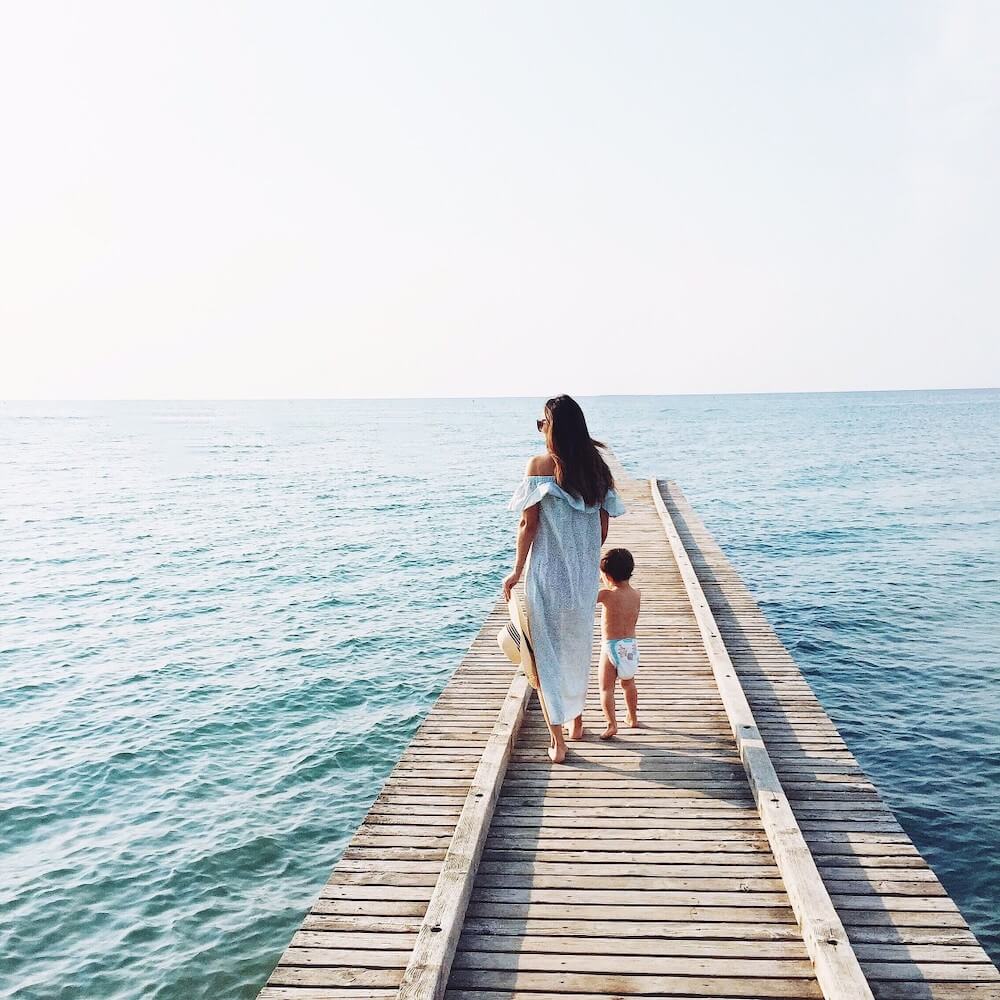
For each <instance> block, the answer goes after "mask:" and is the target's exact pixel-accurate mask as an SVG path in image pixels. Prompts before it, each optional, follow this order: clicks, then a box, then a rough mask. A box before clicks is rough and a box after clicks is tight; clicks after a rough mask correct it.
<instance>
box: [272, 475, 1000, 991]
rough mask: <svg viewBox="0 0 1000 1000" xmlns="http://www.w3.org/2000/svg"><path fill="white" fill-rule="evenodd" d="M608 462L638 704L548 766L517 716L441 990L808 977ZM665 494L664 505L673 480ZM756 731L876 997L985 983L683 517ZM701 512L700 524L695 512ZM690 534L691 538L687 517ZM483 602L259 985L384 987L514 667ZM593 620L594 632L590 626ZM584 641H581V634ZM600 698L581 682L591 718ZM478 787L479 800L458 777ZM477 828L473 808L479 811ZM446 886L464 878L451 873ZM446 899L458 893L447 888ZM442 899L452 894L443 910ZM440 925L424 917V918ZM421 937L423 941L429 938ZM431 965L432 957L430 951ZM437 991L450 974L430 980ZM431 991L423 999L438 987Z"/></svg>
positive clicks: (777, 648) (712, 551)
mask: <svg viewBox="0 0 1000 1000" xmlns="http://www.w3.org/2000/svg"><path fill="white" fill-rule="evenodd" d="M611 464H612V467H613V471H614V474H615V477H616V480H617V482H618V485H619V491H620V492H622V494H623V496H624V498H625V501H626V505H627V507H628V513H627V514H626V516H625V517H623V518H619V519H616V520H614V521H613V522H612V525H611V533H610V536H609V539H608V542H609V545H624V546H627V547H628V548H630V549H631V550H632V551H633V553H634V554H635V556H636V561H637V574H636V579H637V585H638V586H640V587H641V588H642V590H643V612H642V616H641V618H640V622H639V630H638V635H639V642H640V646H641V648H642V658H643V666H642V668H641V670H640V678H639V688H640V717H644V718H645V721H646V723H647V726H646V728H644V729H641V730H636V731H629V730H625V729H620V730H619V735H618V737H617V739H615V740H614V741H611V742H610V743H604V742H600V741H597V740H596V738H594V737H593V736H591V738H590V739H588V740H586V741H584V742H583V743H570V754H569V757H568V758H567V763H566V765H564V766H562V767H560V768H557V769H554V768H552V766H551V765H550V763H549V761H548V759H547V757H546V755H545V748H546V746H547V744H548V730H547V728H546V726H545V724H544V720H543V719H542V717H541V714H540V712H539V711H538V709H537V706H536V705H530V704H529V705H528V706H526V708H525V711H524V714H523V720H522V723H521V729H520V733H519V736H518V741H517V744H516V745H515V746H514V747H513V749H512V750H511V752H510V755H509V758H508V762H507V771H506V775H505V776H504V778H503V781H502V784H501V785H500V787H499V790H498V793H497V796H496V800H495V804H494V806H493V815H492V817H491V819H490V822H489V824H488V829H486V830H485V836H484V839H483V842H482V845H481V854H480V860H479V863H478V866H477V868H476V869H475V870H474V867H473V866H469V869H468V870H469V875H470V876H471V875H472V874H473V872H474V874H475V878H474V879H471V878H470V879H469V880H467V883H466V884H468V881H471V890H470V894H469V896H468V906H467V909H466V910H465V913H464V920H463V919H462V917H461V916H460V915H459V914H458V909H456V910H455V911H454V913H453V923H452V925H451V928H450V932H455V931H459V932H460V933H458V934H457V941H456V943H455V960H454V962H453V964H452V972H451V975H450V976H448V977H447V983H448V985H447V989H446V990H445V991H444V996H445V997H446V998H454V1000H458V998H461V1000H597V998H598V997H605V998H606V997H609V996H612V997H626V996H639V995H642V996H646V997H672V998H685V997H686V998H689V1000H690V998H693V997H716V998H718V997H726V996H728V997H730V998H737V997H738V998H740V1000H745V998H752V997H755V996H779V997H814V998H818V997H820V996H821V994H822V989H821V987H820V984H819V983H818V982H817V980H816V977H815V969H814V967H813V966H812V964H811V963H810V962H809V961H807V959H808V955H809V953H808V951H807V948H806V944H805V941H804V939H803V935H802V932H801V931H800V929H799V926H798V925H797V923H796V916H795V912H794V910H793V906H792V901H791V900H790V898H789V895H788V891H787V890H788V886H787V884H786V881H785V879H783V878H782V876H781V872H780V869H779V866H778V864H777V863H776V859H775V857H774V855H773V854H772V850H771V845H770V842H769V840H768V836H767V833H766V830H765V827H764V825H763V823H762V821H761V817H760V814H759V812H758V810H757V806H756V802H755V798H754V794H753V791H752V789H751V786H750V784H749V781H748V778H747V774H746V771H745V767H744V763H743V761H742V759H741V755H740V751H739V747H738V744H737V739H736V738H735V737H734V735H733V733H732V731H731V728H730V720H729V715H728V713H727V710H726V706H725V704H724V702H723V699H722V697H721V695H720V691H719V686H718V684H717V680H716V671H715V669H714V667H713V664H712V662H711V660H710V658H709V655H708V651H707V649H706V645H705V642H704V638H703V632H702V627H701V625H700V623H699V620H698V617H697V615H696V614H695V608H694V607H693V605H692V601H691V599H690V596H689V594H688V591H687V588H686V586H685V580H684V578H683V575H682V573H681V570H680V566H679V562H678V560H677V558H676V557H675V555H674V552H673V549H672V547H671V545H670V542H669V540H668V538H667V535H666V533H665V531H664V528H665V524H664V522H663V520H662V516H661V514H660V512H659V511H658V510H657V508H656V506H655V497H653V496H652V495H651V493H650V490H649V484H648V483H644V482H638V481H636V480H634V479H633V478H632V477H630V476H628V475H627V474H626V473H625V472H624V471H623V470H622V469H621V467H620V466H619V465H618V464H617V462H616V461H615V460H614V459H613V457H612V459H611ZM667 490H668V494H669V495H667V496H661V499H662V500H663V501H664V502H665V503H669V504H670V505H671V507H672V509H674V510H675V511H676V510H677V509H678V508H677V504H681V505H683V504H684V503H686V501H684V500H683V498H682V496H681V495H680V494H679V491H677V490H676V488H675V487H673V486H670V487H668V488H667ZM675 526H676V527H677V531H678V535H679V536H680V539H681V542H682V543H683V546H684V549H685V552H686V553H687V555H688V559H689V561H690V566H691V567H692V568H693V570H694V572H695V574H696V575H698V578H699V582H700V584H701V585H702V591H703V594H704V596H705V599H706V602H707V603H708V605H709V607H710V609H711V610H712V612H713V617H714V618H715V620H716V624H717V626H718V629H717V630H718V637H719V640H720V641H721V642H722V643H724V644H725V647H726V649H727V650H728V653H729V656H730V659H731V661H732V662H733V664H734V667H735V668H736V672H737V675H738V677H739V680H740V682H741V687H742V690H743V691H744V693H745V697H746V701H747V703H748V704H749V706H750V708H751V710H752V714H753V716H754V717H755V719H756V723H755V725H756V727H757V730H756V732H757V735H758V736H759V738H760V741H761V744H762V745H763V746H765V747H766V748H767V750H768V751H769V755H770V760H771V761H772V764H773V768H774V770H775V772H776V773H777V775H778V777H779V778H780V783H781V784H782V786H783V787H784V791H785V794H786V796H787V802H788V806H789V809H790V811H791V812H792V813H794V815H795V816H796V818H797V820H798V825H799V828H800V830H801V833H802V837H803V840H804V842H805V844H806V845H807V847H808V849H809V850H810V851H811V852H812V856H813V859H814V861H815V864H816V870H817V871H818V873H819V875H820V876H821V877H822V879H823V880H824V881H825V884H826V891H827V892H828V893H829V895H830V900H831V902H832V904H833V906H834V908H835V909H837V910H838V911H839V913H840V919H841V922H842V924H843V927H844V929H845V931H846V933H847V936H848V937H849V939H850V942H851V943H852V945H853V947H854V949H855V953H856V955H857V956H858V958H859V959H860V961H861V963H862V966H861V968H862V970H863V971H864V972H865V973H866V974H868V977H869V980H870V983H871V986H872V990H873V992H874V994H875V996H876V997H878V998H879V1000H882V998H885V1000H918V998H919V1000H923V998H928V1000H957V998H958V997H960V996H961V997H963V998H966V997H972V998H975V1000H986V998H988V997H989V998H991V1000H992V998H993V997H996V998H998V1000H1000V993H998V992H997V983H996V982H995V981H994V980H993V979H991V978H990V977H991V975H992V972H991V971H990V970H991V969H992V968H993V967H992V966H991V965H990V964H989V963H988V960H987V959H986V957H985V953H983V952H982V949H980V948H979V946H978V944H977V942H976V940H975V937H974V935H972V934H971V932H970V931H969V929H968V927H967V926H966V924H965V922H964V920H963V919H962V917H961V914H960V913H959V912H958V910H957V908H956V907H955V906H954V904H953V903H952V902H951V901H950V900H949V899H948V897H947V895H946V894H945V893H944V890H943V889H942V888H941V886H940V884H939V883H938V882H937V879H936V877H935V876H934V874H933V872H931V871H930V869H929V868H928V867H927V864H926V862H925V861H924V860H923V859H922V858H921V857H920V855H919V854H918V853H917V851H916V850H915V848H914V847H913V845H912V844H911V843H910V841H909V839H908V837H907V836H906V835H905V833H904V832H903V831H902V829H901V828H900V827H899V825H898V823H897V822H896V820H895V817H894V816H893V815H892V813H891V811H890V810H888V809H887V808H886V806H885V804H884V803H883V802H882V801H881V799H880V798H879V795H878V792H877V789H876V788H875V787H874V786H873V785H872V783H871V781H870V780H869V779H868V778H867V776H866V775H865V774H864V773H863V771H862V769H861V768H860V767H859V765H858V763H857V761H856V760H855V759H854V758H853V756H852V755H851V753H850V750H849V749H848V748H847V747H846V746H845V744H844V742H843V740H842V739H841V737H840V735H839V733H838V732H837V729H836V727H835V726H834V725H833V723H832V722H831V721H830V720H829V718H828V717H827V716H826V715H825V713H824V712H823V711H822V708H821V707H820V705H819V703H818V701H817V699H816V697H815V695H814V694H813V692H812V690H811V689H810V687H809V685H808V684H807V683H806V682H805V679H804V678H803V677H802V675H801V673H800V671H799V670H798V668H797V667H796V665H795V664H794V662H793V661H792V660H791V658H790V657H789V656H788V654H787V651H786V650H784V648H783V647H782V646H781V644H780V642H779V641H778V640H777V638H776V636H774V634H773V630H772V629H771V628H770V626H769V624H768V623H767V621H766V619H765V618H764V617H763V615H761V613H760V611H759V609H758V608H757V606H756V604H755V603H754V602H753V600H752V598H751V597H750V595H749V593H748V592H747V591H746V590H745V588H743V586H742V583H741V582H740V581H739V578H738V577H737V576H736V574H735V572H734V571H733V570H732V567H730V566H729V564H728V562H727V561H726V560H725V557H724V556H723V555H722V553H721V550H719V549H718V547H717V546H715V545H714V540H712V539H711V536H710V535H709V534H708V533H707V532H706V531H705V530H704V528H703V526H700V522H699V521H697V519H696V516H695V515H693V513H692V512H690V510H689V508H687V507H684V514H683V515H679V514H678V516H677V520H676V521H675ZM692 526H693V527H692ZM696 535H697V539H696V537H695V536H696ZM504 620H505V611H504V608H503V606H502V605H501V604H499V603H498V604H497V606H496V607H495V608H494V609H493V610H492V611H491V612H490V614H489V616H487V619H486V621H485V623H484V624H483V627H482V629H481V630H480V632H479V634H478V635H477V636H476V638H475V639H474V640H473V642H472V644H471V646H470V648H469V650H468V652H467V654H466V655H465V657H464V658H463V659H462V661H461V663H460V664H459V666H458V668H457V669H456V671H455V673H454V675H453V676H452V678H451V680H450V681H449V683H448V684H447V686H446V687H445V689H444V691H443V692H442V693H441V695H440V697H439V698H438V700H437V702H436V703H435V704H434V706H433V707H432V709H431V710H430V712H429V713H428V715H427V717H426V719H425V720H424V722H423V723H422V725H421V726H420V727H419V729H418V730H417V732H416V734H415V736H414V738H413V740H412V741H411V743H410V745H409V746H408V747H407V749H406V750H405V751H404V752H403V754H402V755H401V757H400V759H399V762H398V764H397V766H396V768H395V769H394V771H393V773H392V774H391V775H390V776H389V777H388V778H387V780H386V782H385V784H384V786H383V789H382V792H381V794H380V795H379V796H378V798H377V799H376V800H375V802H374V803H373V804H372V806H371V808H370V810H369V812H368V814H367V816H366V817H365V820H364V822H363V823H362V825H361V827H360V828H359V829H358V831H357V833H356V834H355V836H354V838H353V839H352V841H351V842H350V844H349V845H348V847H347V848H346V850H345V851H344V854H343V857H342V858H341V860H340V861H339V863H338V864H337V866H336V868H335V869H334V872H333V874H332V876H331V878H330V881H329V883H328V884H327V886H326V887H325V888H323V889H322V891H321V892H320V894H319V897H318V898H317V900H316V901H315V904H314V905H313V907H312V908H311V910H310V912H309V913H308V914H307V915H306V916H305V918H304V920H303V921H302V925H301V928H300V930H299V931H298V932H297V933H296V934H295V936H294V937H293V939H292V942H291V944H290V945H289V947H288V948H287V949H286V950H285V952H284V953H283V955H282V957H281V959H280V961H279V962H278V964H277V967H276V968H275V970H274V972H273V973H272V976H271V978H270V980H269V982H268V985H267V986H266V987H265V988H264V991H263V992H262V993H261V994H260V996H261V1000H314V998H315V1000H320V998H322V1000H333V998H341V997H351V998H353V1000H362V998H367V997H396V996H398V995H399V989H400V987H401V986H404V985H405V984H404V974H405V972H406V969H407V968H408V967H409V966H410V964H411V962H414V961H419V959H416V958H415V955H414V946H415V945H416V944H417V943H418V940H419V939H420V936H421V934H423V935H425V936H427V935H428V933H430V934H431V935H433V936H434V937H435V938H436V937H438V936H440V935H442V934H445V933H447V932H446V931H445V930H444V929H442V931H430V932H428V927H429V926H431V927H432V926H435V925H436V926H441V927H442V928H444V926H445V925H444V924H443V923H442V922H441V921H435V918H434V914H433V912H432V911H431V909H430V906H431V902H432V899H433V897H434V894H435V891H436V890H437V887H438V884H439V881H440V880H441V879H442V875H443V874H444V873H445V869H446V864H450V862H448V856H449V852H450V851H451V850H452V849H453V847H454V846H455V844H456V840H455V836H456V829H457V827H458V825H459V823H460V819H461V817H462V815H463V810H465V808H466V806H467V805H468V803H469V799H470V790H472V789H473V787H474V783H475V782H476V781H477V780H478V779H477V774H478V771H479V768H480V767H481V766H482V765H483V761H484V758H483V752H484V748H485V747H486V745H487V743H488V741H489V739H490V738H491V736H492V734H493V731H494V727H495V725H496V722H497V717H498V713H499V712H500V711H501V710H502V708H503V706H504V704H505V703H506V700H507V696H508V693H509V686H510V682H511V678H512V676H513V675H514V671H513V670H512V668H510V666H509V664H507V663H506V661H505V660H504V659H503V657H502V655H501V654H500V653H499V651H498V650H497V648H496V644H495V641H494V635H495V633H496V631H497V629H498V628H499V627H500V626H501V625H502V623H503V621H504ZM598 633H599V630H598V622H597V619H596V616H595V631H594V635H595V640H596V638H597V636H598ZM595 648H596V647H595ZM599 716H600V706H599V702H598V698H597V691H596V685H592V687H591V690H590V692H589V695H588V702H587V708H586V714H585V724H587V725H588V726H593V724H594V723H595V722H596V720H597V719H598V718H599ZM473 797H474V796H473ZM484 827H485V824H484ZM459 892H460V890H459ZM459 903H460V900H459ZM448 912H451V911H448ZM431 921H434V923H431ZM433 943H434V944H435V945H436V944H437V942H436V941H434V942H433ZM432 961H433V960H432ZM432 988H433V989H434V990H436V991H437V994H436V995H441V983H440V981H437V982H435V984H434V985H433V987H432ZM427 995H435V994H433V993H431V994H427Z"/></svg>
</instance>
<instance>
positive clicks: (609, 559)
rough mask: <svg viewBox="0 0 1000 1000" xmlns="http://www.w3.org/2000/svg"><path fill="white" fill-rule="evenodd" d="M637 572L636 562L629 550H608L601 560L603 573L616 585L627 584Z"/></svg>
mask: <svg viewBox="0 0 1000 1000" xmlns="http://www.w3.org/2000/svg"><path fill="white" fill-rule="evenodd" d="M634 570H635V560H634V559H633V558H632V553H631V552H629V550H628V549H608V551H607V552H605V553H604V556H603V557H602V558H601V572H602V573H603V574H604V575H605V576H606V577H607V578H608V579H609V580H614V581H615V583H625V582H626V581H627V580H628V579H629V577H631V576H632V573H633V571H634Z"/></svg>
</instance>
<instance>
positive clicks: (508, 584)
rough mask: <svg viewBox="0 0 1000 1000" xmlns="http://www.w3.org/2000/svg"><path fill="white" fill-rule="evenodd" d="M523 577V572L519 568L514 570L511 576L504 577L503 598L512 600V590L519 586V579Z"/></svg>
mask: <svg viewBox="0 0 1000 1000" xmlns="http://www.w3.org/2000/svg"><path fill="white" fill-rule="evenodd" d="M520 579H521V574H520V572H519V571H518V570H514V571H513V572H512V573H511V574H510V575H509V576H507V577H505V578H504V581H503V587H502V588H501V589H502V590H503V599H504V600H505V601H509V600H510V592H511V591H512V590H513V589H514V588H515V587H516V586H517V581H518V580H520Z"/></svg>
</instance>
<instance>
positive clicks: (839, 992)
mask: <svg viewBox="0 0 1000 1000" xmlns="http://www.w3.org/2000/svg"><path fill="white" fill-rule="evenodd" d="M650 491H651V494H652V497H653V503H654V504H655V506H656V510H657V513H658V514H659V515H660V518H661V520H662V522H663V528H664V531H665V532H666V535H667V540H668V541H669V543H670V548H671V550H672V551H673V554H674V558H675V559H676V560H677V566H678V568H679V569H680V573H681V578H682V579H683V581H684V589H685V590H686V591H687V595H688V598H689V600H690V601H691V607H692V608H693V610H694V615H695V618H696V620H697V622H698V628H699V631H700V632H701V636H702V640H703V642H704V644H705V650H706V652H707V654H708V658H709V662H710V663H711V665H712V672H713V673H714V675H715V679H716V683H717V684H718V686H719V693H720V695H721V697H722V703H723V705H725V708H726V714H727V715H728V717H729V724H730V726H731V727H732V731H733V737H734V738H735V740H736V746H737V749H738V750H739V754H740V758H741V760H742V761H743V765H744V767H745V768H746V773H747V779H748V780H749V782H750V788H751V790H752V791H753V796H754V800H755V801H756V803H757V809H758V811H759V813H760V817H761V821H762V823H763V825H764V829H765V830H766V831H767V837H768V841H769V842H770V845H771V853H772V854H773V855H774V859H775V861H776V862H777V865H778V869H779V871H780V872H781V875H782V878H783V879H784V882H785V888H786V890H787V892H788V897H789V899H790V900H791V903H792V908H793V910H794V911H795V916H796V919H797V920H798V923H799V927H800V929H801V930H802V937H803V939H804V941H805V945H806V949H807V950H808V952H809V955H810V957H811V958H812V960H813V964H814V965H815V967H816V979H817V980H818V981H819V984H820V987H821V988H822V990H823V995H824V997H826V998H827V1000H866V998H871V1000H874V995H873V994H872V991H871V987H870V986H869V985H868V980H867V979H866V977H865V974H864V972H863V971H862V969H861V965H860V963H859V962H858V958H857V956H856V955H855V954H854V950H853V949H852V947H851V943H850V940H849V938H848V936H847V931H846V930H845V929H844V925H843V924H842V923H841V920H840V917H839V915H838V914H837V911H836V909H835V908H834V905H833V901H832V900H831V899H830V895H829V893H828V892H827V890H826V886H825V885H824V884H823V879H822V877H821V876H820V874H819V871H818V870H817V868H816V862H815V861H814V859H813V856H812V853H811V852H810V850H809V847H808V845H807V844H806V841H805V838H804V837H803V835H802V830H801V829H800V827H799V824H798V822H797V821H796V819H795V815H794V813H793V812H792V808H791V804H790V803H789V801H788V797H787V796H786V794H785V790H784V788H783V787H782V785H781V782H780V781H779V780H778V775H777V772H776V771H775V769H774V764H773V763H772V761H771V758H770V755H769V754H768V751H767V748H766V747H765V746H764V741H763V739H762V738H761V735H760V731H759V729H758V728H757V720H756V719H755V718H754V715H753V712H752V711H751V709H750V703H749V702H748V701H747V698H746V694H745V693H744V691H743V687H742V685H741V683H740V679H739V677H738V676H737V674H736V670H735V668H734V667H733V664H732V660H730V658H729V651H728V649H727V648H726V644H725V642H724V641H723V640H722V637H721V636H720V634H719V627H718V625H717V623H716V621H715V618H714V617H713V615H712V611H711V609H710V608H709V605H708V600H707V598H706V597H705V593H704V591H703V590H702V588H701V583H700V581H699V580H698V576H697V574H696V573H695V571H694V567H693V566H692V565H691V560H690V558H689V557H688V554H687V550H686V549H685V548H684V543H683V542H682V541H681V538H680V536H679V535H678V533H677V528H676V526H675V524H674V521H673V518H672V517H671V516H670V512H669V511H668V510H667V507H666V505H665V504H664V502H663V498H662V496H661V495H660V487H659V483H658V482H657V480H655V479H653V480H650Z"/></svg>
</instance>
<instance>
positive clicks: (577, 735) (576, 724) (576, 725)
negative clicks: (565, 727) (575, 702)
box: [569, 715, 583, 740]
mask: <svg viewBox="0 0 1000 1000" xmlns="http://www.w3.org/2000/svg"><path fill="white" fill-rule="evenodd" d="M569 738H570V739H571V740H582V739H583V716H582V715H578V716H577V717H576V718H575V719H574V720H573V724H572V725H571V726H570V727H569Z"/></svg>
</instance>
